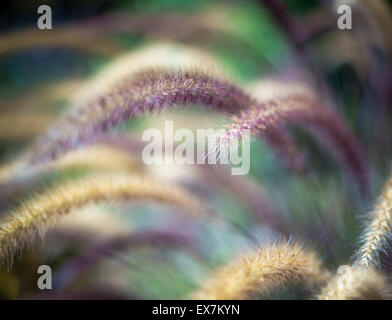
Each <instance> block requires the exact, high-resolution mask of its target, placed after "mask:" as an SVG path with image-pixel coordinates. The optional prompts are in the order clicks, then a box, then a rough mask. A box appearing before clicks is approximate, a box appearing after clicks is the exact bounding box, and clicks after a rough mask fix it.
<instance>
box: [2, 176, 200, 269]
mask: <svg viewBox="0 0 392 320" xmlns="http://www.w3.org/2000/svg"><path fill="white" fill-rule="evenodd" d="M110 200H111V201H118V200H125V201H127V200H148V201H157V202H159V203H166V204H172V205H177V206H179V207H181V208H183V209H185V211H188V212H190V213H193V212H197V213H200V211H201V205H200V203H199V202H198V200H197V199H196V198H194V197H193V196H192V195H190V194H188V193H187V192H186V191H184V190H183V189H181V188H179V187H175V186H168V185H164V184H162V183H161V182H159V181H155V180H151V179H150V178H147V177H141V176H132V175H102V176H96V177H87V178H83V179H81V180H79V181H75V182H66V183H65V184H61V185H58V186H54V187H53V188H50V189H49V190H47V191H44V192H43V193H42V194H39V195H37V196H36V197H35V198H33V199H31V200H27V201H26V202H24V203H22V204H21V205H20V206H19V207H17V208H16V209H14V210H13V211H11V212H9V213H8V214H7V215H6V217H5V218H4V220H3V221H1V222H0V263H1V262H6V261H7V258H11V255H12V253H13V252H15V251H16V250H17V249H20V248H22V247H23V246H24V245H25V244H26V243H29V242H31V241H32V240H34V239H35V238H38V237H42V236H43V234H44V233H45V231H46V230H47V229H48V228H49V227H50V226H52V225H54V224H55V223H56V222H57V221H58V220H59V219H60V217H61V216H64V215H66V214H68V213H69V212H70V211H71V210H72V209H76V208H80V207H82V206H84V205H86V204H90V203H96V202H101V201H110Z"/></svg>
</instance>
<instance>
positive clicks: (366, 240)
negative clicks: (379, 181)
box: [357, 177, 392, 267]
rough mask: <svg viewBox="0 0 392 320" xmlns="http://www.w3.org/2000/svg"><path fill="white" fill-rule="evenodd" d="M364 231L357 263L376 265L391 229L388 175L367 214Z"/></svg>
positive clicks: (391, 191)
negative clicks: (367, 218)
mask: <svg viewBox="0 0 392 320" xmlns="http://www.w3.org/2000/svg"><path fill="white" fill-rule="evenodd" d="M369 219H370V221H369V222H368V224H367V226H366V228H365V232H364V234H363V235H362V242H363V244H362V246H361V247H360V249H359V250H358V253H357V255H358V258H357V264H358V265H360V266H363V267H368V266H378V265H379V260H378V256H379V253H380V251H383V250H384V249H383V247H384V246H385V243H386V242H387V240H388V239H390V238H391V229H392V177H389V179H388V181H387V183H386V184H385V186H384V189H383V191H382V193H381V196H380V197H379V198H378V199H377V201H376V204H375V206H374V209H373V210H372V211H371V212H370V214H369Z"/></svg>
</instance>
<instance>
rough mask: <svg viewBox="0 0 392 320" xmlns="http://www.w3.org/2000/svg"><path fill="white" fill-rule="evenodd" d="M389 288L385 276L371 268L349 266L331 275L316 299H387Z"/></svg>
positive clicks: (389, 294) (389, 293) (389, 292)
mask: <svg viewBox="0 0 392 320" xmlns="http://www.w3.org/2000/svg"><path fill="white" fill-rule="evenodd" d="M390 298H391V290H390V287H389V285H388V281H387V279H386V277H385V276H383V275H382V274H381V273H379V272H377V271H376V270H374V269H372V268H357V267H354V268H350V269H349V270H348V271H345V272H342V273H341V274H338V275H336V276H335V277H333V278H332V279H331V280H330V281H329V283H328V284H327V285H326V286H325V287H324V288H323V289H322V290H321V293H320V294H319V295H318V296H317V299H318V300H388V299H390Z"/></svg>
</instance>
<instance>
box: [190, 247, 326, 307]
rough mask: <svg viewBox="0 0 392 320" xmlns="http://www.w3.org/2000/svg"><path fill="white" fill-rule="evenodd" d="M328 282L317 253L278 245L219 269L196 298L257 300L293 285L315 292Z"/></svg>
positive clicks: (262, 249) (258, 251)
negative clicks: (323, 283) (315, 289)
mask: <svg viewBox="0 0 392 320" xmlns="http://www.w3.org/2000/svg"><path fill="white" fill-rule="evenodd" d="M324 280H325V274H324V273H323V271H322V268H321V263H320V261H319V260H318V258H317V256H316V255H315V254H314V253H313V252H311V251H308V250H305V249H303V248H302V247H301V246H300V245H298V244H295V243H278V244H275V245H272V246H269V247H268V246H266V247H262V248H260V249H258V250H257V251H254V252H251V253H249V254H248V255H246V256H244V257H241V258H239V259H237V260H235V261H232V262H231V263H230V264H229V265H227V266H224V267H222V268H220V269H218V270H217V271H216V272H215V273H214V274H213V275H212V276H211V277H210V278H209V279H208V280H207V281H206V282H205V283H204V284H203V286H202V287H201V289H200V290H199V291H198V292H196V293H195V294H194V295H193V298H195V299H203V300H204V299H207V300H210V299H213V300H226V299H238V300H240V299H252V298H253V299H254V298H257V297H258V296H260V295H263V296H264V295H268V294H270V293H272V292H273V291H274V290H276V289H282V288H284V287H285V286H287V285H289V284H293V283H294V284H298V285H300V284H301V285H304V286H306V287H309V288H313V287H314V286H315V285H319V284H320V283H322V282H323V281H324Z"/></svg>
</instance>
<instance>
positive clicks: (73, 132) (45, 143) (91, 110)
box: [30, 69, 254, 164]
mask: <svg viewBox="0 0 392 320" xmlns="http://www.w3.org/2000/svg"><path fill="white" fill-rule="evenodd" d="M252 104H254V101H253V100H252V99H251V97H250V96H249V95H247V94H246V93H245V92H244V91H243V90H242V89H241V88H239V87H237V86H235V85H233V84H231V83H229V82H227V81H225V80H220V79H217V78H214V77H213V76H210V75H208V74H206V73H203V72H199V71H196V70H191V71H170V70H165V69H163V70H158V69H156V70H146V71H143V72H140V73H139V74H138V75H135V76H133V77H132V79H130V80H124V82H123V84H122V85H119V86H118V87H117V88H116V89H114V90H113V91H112V92H111V93H109V94H107V95H104V96H102V97H100V98H98V99H96V100H95V101H94V102H92V103H89V104H88V105H87V106H82V107H80V108H76V109H75V110H72V112H70V113H67V114H66V115H65V116H64V117H63V118H62V119H61V120H60V121H59V122H58V123H56V124H55V126H54V127H53V128H52V129H51V130H49V131H48V132H47V133H46V134H44V136H43V137H42V138H41V139H39V140H38V141H37V143H36V144H35V146H34V147H33V148H32V150H31V153H30V155H31V156H30V163H32V164H38V163H41V162H45V161H50V160H53V159H55V158H57V157H58V156H59V155H61V154H63V153H64V152H66V151H68V150H70V149H73V148H76V147H77V146H78V145H81V144H85V143H89V142H92V141H94V139H95V137H96V136H97V135H99V134H100V133H103V132H107V131H108V130H110V129H112V128H114V127H115V126H116V125H118V124H120V123H123V122H125V121H127V120H128V119H129V118H135V117H137V116H140V115H143V114H148V113H153V112H159V111H162V110H165V109H168V108H171V107H174V106H192V105H200V106H204V107H206V108H208V109H211V110H215V111H218V112H226V113H235V112H238V111H239V110H242V109H244V108H246V107H249V106H250V105H252Z"/></svg>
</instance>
